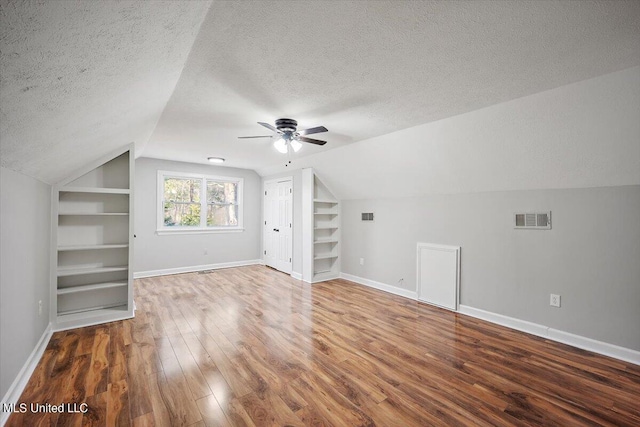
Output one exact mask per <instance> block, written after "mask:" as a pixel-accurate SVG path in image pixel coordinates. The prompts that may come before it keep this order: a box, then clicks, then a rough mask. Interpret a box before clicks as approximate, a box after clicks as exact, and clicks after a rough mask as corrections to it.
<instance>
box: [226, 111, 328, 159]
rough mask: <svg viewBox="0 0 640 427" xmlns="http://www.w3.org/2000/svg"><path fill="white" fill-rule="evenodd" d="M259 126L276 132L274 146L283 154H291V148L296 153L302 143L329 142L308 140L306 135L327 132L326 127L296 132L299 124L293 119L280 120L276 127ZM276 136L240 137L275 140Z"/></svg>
mask: <svg viewBox="0 0 640 427" xmlns="http://www.w3.org/2000/svg"><path fill="white" fill-rule="evenodd" d="M258 124H259V125H261V126H264V127H266V128H267V129H269V130H270V131H272V132H275V133H276V135H277V136H278V139H277V140H276V142H275V143H274V144H273V146H274V147H275V148H276V150H278V151H279V152H281V153H282V154H287V153H288V152H289V147H291V149H292V150H293V151H295V152H297V151H298V150H300V148H302V142H308V143H310V144H316V145H324V144H326V143H327V141H322V140H320V139H313V138H307V137H306V136H305V135H312V134H314V133H321V132H327V131H328V129H327V128H326V127H324V126H317V127H314V128H310V129H305V130H296V128H297V126H298V122H297V121H295V120H293V119H278V120H276V125H275V127H274V126H273V125H271V124H269V123H263V122H258ZM273 136H274V135H260V136H239V137H238V138H239V139H249V138H273Z"/></svg>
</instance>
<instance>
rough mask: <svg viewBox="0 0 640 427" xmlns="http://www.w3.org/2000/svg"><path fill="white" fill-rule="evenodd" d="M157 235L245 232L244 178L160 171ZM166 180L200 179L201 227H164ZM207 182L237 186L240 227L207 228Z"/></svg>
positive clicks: (158, 172) (157, 185) (157, 197)
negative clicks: (230, 183) (229, 183)
mask: <svg viewBox="0 0 640 427" xmlns="http://www.w3.org/2000/svg"><path fill="white" fill-rule="evenodd" d="M156 176H157V180H156V181H157V182H156V210H157V212H156V234H158V235H160V236H162V235H167V234H202V233H205V232H207V233H216V232H217V233H231V232H234V231H236V232H240V231H244V178H241V177H233V176H218V175H206V174H199V173H189V172H173V171H165V170H158V171H157V173H156ZM165 178H198V179H200V180H201V181H202V182H201V188H200V192H201V193H200V227H194V228H193V229H190V228H188V227H176V228H173V227H165V226H164V206H163V195H164V180H165ZM207 180H212V181H218V182H233V183H235V184H236V185H237V187H236V188H237V192H238V194H237V196H238V202H237V204H236V206H237V207H238V225H236V226H224V227H205V225H206V212H207V205H208V203H207V196H206V195H207Z"/></svg>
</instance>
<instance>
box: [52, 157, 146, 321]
mask: <svg viewBox="0 0 640 427" xmlns="http://www.w3.org/2000/svg"><path fill="white" fill-rule="evenodd" d="M132 150H133V145H129V146H127V147H123V148H122V149H120V150H117V151H116V152H114V153H111V154H110V155H108V156H105V157H104V158H102V159H100V160H98V161H96V162H95V163H94V164H92V165H89V166H87V167H86V168H84V169H82V170H80V171H78V172H77V173H75V174H74V175H73V176H71V177H69V178H68V179H66V180H64V181H62V182H60V183H58V184H56V185H55V186H54V187H53V191H52V207H53V209H52V225H53V226H52V239H51V240H52V242H53V250H52V258H51V266H52V268H51V271H52V273H51V283H52V286H51V288H52V289H51V305H52V310H51V316H52V319H51V321H52V323H53V325H54V327H55V329H57V330H62V329H69V328H76V327H80V326H88V325H93V324H98V323H103V322H111V321H115V320H120V319H126V318H130V317H133V287H132V284H133V272H132V269H131V265H132V260H133V253H132V245H133V215H132V214H131V208H132V206H133V178H134V159H133V151H132Z"/></svg>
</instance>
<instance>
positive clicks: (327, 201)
mask: <svg viewBox="0 0 640 427" xmlns="http://www.w3.org/2000/svg"><path fill="white" fill-rule="evenodd" d="M307 200H309V199H307ZM313 201H314V202H315V203H331V204H332V205H337V204H338V201H337V200H329V199H313Z"/></svg>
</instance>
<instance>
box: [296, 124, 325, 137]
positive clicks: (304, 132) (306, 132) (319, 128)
mask: <svg viewBox="0 0 640 427" xmlns="http://www.w3.org/2000/svg"><path fill="white" fill-rule="evenodd" d="M328 131H329V129H327V128H326V127H324V126H317V127H314V128H309V129H305V130H301V131H298V133H299V134H300V135H311V134H313V133H321V132H328Z"/></svg>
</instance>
